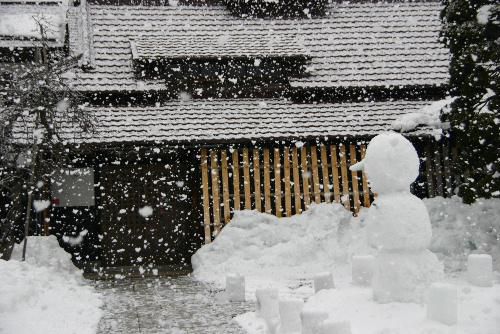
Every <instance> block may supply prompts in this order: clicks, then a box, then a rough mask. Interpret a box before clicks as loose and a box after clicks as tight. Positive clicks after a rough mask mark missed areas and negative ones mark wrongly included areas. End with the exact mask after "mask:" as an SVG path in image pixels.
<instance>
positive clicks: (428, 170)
mask: <svg viewBox="0 0 500 334" xmlns="http://www.w3.org/2000/svg"><path fill="white" fill-rule="evenodd" d="M432 169H433V168H432V155H431V149H430V147H429V144H427V145H426V146H425V175H426V179H427V196H428V197H435V196H436V193H435V192H434V190H435V187H434V172H433V170H432Z"/></svg>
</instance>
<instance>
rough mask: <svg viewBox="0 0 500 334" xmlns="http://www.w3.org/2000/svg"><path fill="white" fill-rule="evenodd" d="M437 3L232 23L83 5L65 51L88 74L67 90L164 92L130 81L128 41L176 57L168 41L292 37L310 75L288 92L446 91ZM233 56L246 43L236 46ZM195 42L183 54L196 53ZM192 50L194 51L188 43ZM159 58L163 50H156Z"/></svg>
mask: <svg viewBox="0 0 500 334" xmlns="http://www.w3.org/2000/svg"><path fill="white" fill-rule="evenodd" d="M441 9H442V5H441V4H440V3H439V2H432V1H419V2H418V1H417V2H383V3H382V2H381V3H372V2H366V3H360V2H346V3H333V4H329V5H328V8H327V12H328V13H327V15H326V16H324V17H318V18H312V19H256V18H238V17H235V16H232V15H231V14H230V13H229V11H228V10H227V9H226V8H225V7H223V6H203V7H194V6H154V7H146V6H105V5H90V6H88V8H87V9H86V10H83V12H82V9H80V8H72V9H71V10H70V13H69V20H70V22H69V29H70V49H71V51H72V52H73V53H74V54H80V53H83V54H84V59H86V61H87V62H88V65H90V67H92V68H93V69H92V70H89V71H87V72H85V71H83V70H79V71H77V73H76V75H75V76H74V87H75V89H79V90H86V91H108V90H114V91H123V90H130V91H144V90H165V89H166V87H165V84H164V82H162V81H140V80H138V79H136V78H135V77H134V71H133V64H132V62H133V60H132V50H131V43H130V42H131V41H141V40H145V39H151V38H156V39H157V40H160V41H163V42H161V43H158V45H157V46H158V48H161V49H162V50H166V49H168V50H169V52H171V53H172V54H183V53H185V50H184V49H183V48H184V46H183V44H182V43H180V44H179V43H169V41H171V40H182V39H189V38H190V36H193V35H195V34H200V33H201V34H203V35H205V36H210V35H212V36H217V35H221V32H224V33H226V34H228V35H229V36H236V35H237V36H241V35H245V34H247V35H248V36H253V35H255V34H261V35H263V34H277V35H283V36H293V38H294V39H296V40H297V41H298V43H300V45H303V48H304V50H305V51H306V52H307V54H308V55H310V56H311V57H312V60H311V62H310V66H309V67H308V70H309V72H310V76H308V77H305V78H295V79H290V83H291V85H292V86H294V87H299V88H300V87H347V88H348V87H357V88H359V87H387V86H393V87H399V86H429V85H431V86H432V85H435V86H440V85H446V84H447V83H448V79H449V74H448V57H449V52H448V50H447V49H446V48H445V47H444V46H443V45H442V44H441V43H440V41H439V31H440V29H441V22H440V19H439V13H440V10H441ZM240 41H241V42H243V45H241V46H240V50H242V51H241V52H242V53H244V52H245V50H251V49H252V47H253V44H252V39H251V38H248V39H247V40H246V44H245V43H244V42H245V40H244V39H243V40H240ZM203 45H204V44H203V43H202V44H201V45H198V49H197V50H196V51H193V50H192V49H190V52H195V53H203V52H205V51H206V50H203ZM191 47H192V48H195V49H196V47H197V45H195V44H192V45H191ZM162 52H163V51H162Z"/></svg>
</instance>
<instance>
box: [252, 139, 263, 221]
mask: <svg viewBox="0 0 500 334" xmlns="http://www.w3.org/2000/svg"><path fill="white" fill-rule="evenodd" d="M259 155H260V154H259V149H258V148H254V149H253V177H254V186H255V209H256V210H257V211H259V212H262V199H261V193H260V163H259V158H260V157H259Z"/></svg>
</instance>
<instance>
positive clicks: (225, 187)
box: [220, 150, 231, 224]
mask: <svg viewBox="0 0 500 334" xmlns="http://www.w3.org/2000/svg"><path fill="white" fill-rule="evenodd" d="M220 161H221V166H222V198H223V200H224V224H228V223H229V221H230V220H231V203H230V201H229V173H228V170H227V152H226V150H222V151H221V152H220Z"/></svg>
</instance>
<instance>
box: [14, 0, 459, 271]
mask: <svg viewBox="0 0 500 334" xmlns="http://www.w3.org/2000/svg"><path fill="white" fill-rule="evenodd" d="M261 2H262V1H260V0H255V1H253V2H244V1H230V0H227V3H226V4H222V3H220V4H219V3H216V4H208V3H204V4H197V5H192V4H191V5H189V4H183V3H182V2H181V3H175V4H173V3H171V5H168V4H165V3H154V2H148V3H143V4H142V5H141V4H138V3H136V4H134V3H127V4H125V2H123V1H121V2H120V1H111V2H107V3H105V2H104V1H100V0H99V1H95V0H94V1H92V2H90V3H82V4H80V5H77V6H73V7H70V8H69V10H68V13H67V27H68V49H69V53H70V54H71V55H74V56H81V58H80V64H79V66H78V67H77V68H76V69H74V70H72V71H70V72H68V73H67V75H66V76H65V77H66V78H67V80H68V84H70V85H71V87H72V89H74V90H77V91H79V92H81V93H82V94H84V95H85V96H86V98H87V100H88V102H89V106H88V108H87V109H88V111H89V112H91V113H93V115H94V116H95V118H96V120H97V124H96V132H95V133H94V134H92V135H81V134H77V133H78V132H75V131H74V128H73V127H72V126H70V125H69V124H68V127H67V131H66V132H64V133H63V137H64V138H65V139H66V140H67V141H68V142H69V143H71V145H73V146H74V147H75V148H76V152H77V153H76V155H75V159H74V160H73V163H72V165H71V166H68V170H69V171H71V170H73V171H74V173H73V174H72V175H73V176H66V177H65V176H60V178H59V179H57V178H55V180H54V181H53V184H52V199H53V207H52V213H51V215H52V218H51V224H52V226H53V228H54V231H70V230H71V231H78V230H82V229H86V230H88V231H89V240H93V243H92V245H87V246H85V247H84V248H85V249H81V250H79V251H78V252H80V253H79V257H80V260H79V261H80V262H81V263H84V262H89V261H90V262H92V261H98V262H99V263H100V264H102V265H104V266H123V265H142V264H149V265H151V266H158V265H168V264H179V263H182V264H186V265H188V264H189V260H190V255H191V254H192V253H193V252H194V251H196V249H198V248H199V247H200V246H201V245H202V244H203V243H208V242H211V240H213V238H214V237H216V235H217V233H219V231H220V230H221V229H222V228H223V226H224V225H225V224H227V223H229V221H230V219H231V216H232V214H233V212H234V210H240V209H255V210H259V211H262V212H268V213H271V214H275V215H277V216H290V215H293V214H299V213H301V212H302V211H303V210H306V209H307V208H308V207H309V206H310V205H312V203H319V202H333V201H336V202H341V203H343V204H344V205H345V206H346V208H348V209H350V210H352V211H353V212H354V213H356V212H358V211H359V210H360V208H361V207H362V206H369V205H370V202H371V200H372V199H373V194H372V193H370V190H369V187H368V183H367V179H366V178H365V177H364V175H361V174H360V173H356V172H350V171H349V170H348V167H349V166H350V165H351V164H353V163H355V162H356V161H359V160H360V159H362V157H363V154H364V150H365V148H366V144H367V142H368V141H369V140H370V138H372V137H373V136H375V135H376V134H378V133H380V132H382V131H387V130H391V127H392V124H393V122H394V121H395V120H397V119H399V118H400V117H402V116H404V115H407V114H410V113H415V112H418V111H419V110H421V109H422V108H423V107H425V106H428V105H430V104H431V103H432V102H433V101H435V100H439V99H442V98H443V97H444V96H445V94H446V90H447V85H448V80H449V74H448V58H449V54H448V50H447V49H445V48H444V46H443V45H442V44H441V43H440V41H439V31H440V29H441V23H440V19H439V14H440V10H441V8H442V5H441V4H440V3H439V2H433V1H411V2H404V1H403V2H389V3H387V2H381V3H377V2H372V1H366V2H363V1H351V2H348V3H342V2H333V3H329V4H328V3H326V2H321V1H320V2H314V1H313V2H312V3H314V8H312V9H311V11H309V9H308V7H307V6H308V5H307V4H308V3H310V2H303V1H295V2H296V3H295V2H294V3H295V6H296V7H293V8H299V9H300V10H296V11H292V12H289V11H288V12H287V11H285V12H283V10H284V9H283V8H289V7H287V6H285V5H286V4H287V3H288V2H290V1H288V2H283V3H282V1H279V2H278V5H276V6H275V7H273V8H267V7H265V6H261ZM291 2H293V1H291ZM249 4H250V5H251V6H250V5H249ZM280 4H281V5H280ZM283 4H285V5H283ZM246 6H250V7H251V8H250V9H249V8H248V7H246ZM252 6H254V7H252ZM304 6H305V7H304ZM252 8H253V9H252ZM252 14H255V15H252ZM435 133H436V129H432V128H430V127H429V126H425V125H424V126H421V127H418V128H416V129H415V130H413V131H412V132H408V133H407V136H408V137H409V138H410V140H412V142H413V143H414V144H415V146H416V147H417V149H418V151H419V153H420V156H421V157H422V158H423V159H422V168H421V170H422V173H421V176H420V178H419V179H418V180H417V182H416V183H415V184H414V192H415V193H416V194H418V195H420V196H434V195H445V196H446V195H449V194H450V193H451V191H452V184H453V182H454V180H453V179H452V176H451V174H450V169H449V165H450V161H451V160H450V157H451V156H452V154H451V152H450V144H449V143H448V142H445V141H443V140H439V141H436V140H435V138H434V135H435ZM17 136H18V140H19V141H20V142H23V141H26V140H29V138H26V137H25V135H24V134H23V132H21V131H19V133H18V134H17ZM65 173H66V174H67V175H71V173H70V172H67V171H66V172H65ZM68 173H69V174H68ZM63 174H64V173H63ZM75 175H76V176H75ZM69 184H71V185H72V186H68V185H69ZM75 184H80V186H78V187H76V188H75ZM85 185H86V186H85ZM89 185H90V186H89ZM79 187H80V188H79ZM81 187H84V188H85V187H86V188H85V189H87V190H88V191H83V193H82V191H81ZM74 189H80V190H79V191H78V192H75V191H74ZM79 194H80V195H79ZM82 194H86V195H82ZM82 196H83V197H84V198H82ZM148 207H150V208H152V212H149V213H150V214H151V215H147V214H146V215H145V214H141V212H143V211H141V212H140V210H144V208H148ZM59 233H61V232H59ZM68 233H69V232H68ZM72 233H76V232H72ZM92 235H93V236H94V237H93V238H92V237H90V236H92Z"/></svg>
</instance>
